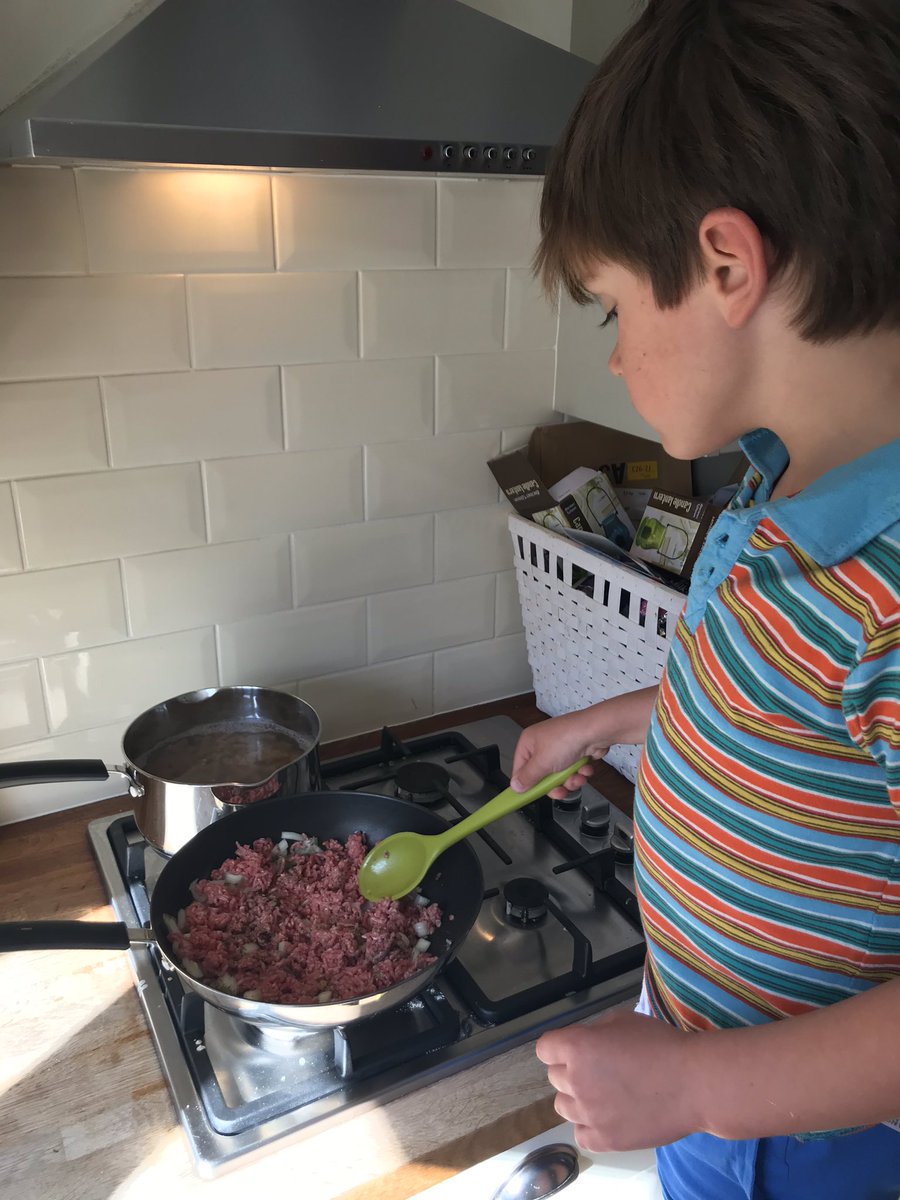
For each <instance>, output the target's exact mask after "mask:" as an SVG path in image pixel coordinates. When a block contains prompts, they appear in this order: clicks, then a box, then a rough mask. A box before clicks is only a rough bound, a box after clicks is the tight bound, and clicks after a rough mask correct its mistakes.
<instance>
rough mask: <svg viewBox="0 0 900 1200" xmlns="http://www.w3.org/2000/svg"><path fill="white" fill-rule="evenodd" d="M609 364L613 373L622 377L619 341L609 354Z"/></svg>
mask: <svg viewBox="0 0 900 1200" xmlns="http://www.w3.org/2000/svg"><path fill="white" fill-rule="evenodd" d="M607 366H608V367H609V369H610V371H611V372H612V374H613V375H617V376H618V377H619V378H620V379H621V378H622V358H621V355H620V354H619V343H618V342H616V344H615V347H614V348H613V352H612V354H611V355H610V356H609V362H608V363H607Z"/></svg>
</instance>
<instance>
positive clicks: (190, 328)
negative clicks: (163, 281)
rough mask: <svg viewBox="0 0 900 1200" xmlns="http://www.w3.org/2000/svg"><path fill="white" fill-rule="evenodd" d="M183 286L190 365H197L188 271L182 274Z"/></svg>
mask: <svg viewBox="0 0 900 1200" xmlns="http://www.w3.org/2000/svg"><path fill="white" fill-rule="evenodd" d="M181 286H182V290H183V295H184V321H185V326H186V328H187V341H188V366H189V367H196V366H197V361H196V359H197V355H196V353H195V349H194V322H193V321H192V320H191V305H190V297H189V289H188V277H187V274H186V273H185V274H184V275H182V277H181Z"/></svg>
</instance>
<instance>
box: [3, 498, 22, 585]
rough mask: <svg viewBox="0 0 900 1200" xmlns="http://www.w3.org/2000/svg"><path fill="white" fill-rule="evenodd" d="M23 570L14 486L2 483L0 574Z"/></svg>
mask: <svg viewBox="0 0 900 1200" xmlns="http://www.w3.org/2000/svg"><path fill="white" fill-rule="evenodd" d="M21 570H22V555H21V553H20V551H19V532H18V530H17V529H16V514H15V509H14V508H13V499H12V488H11V487H10V485H9V484H8V483H0V574H2V573H5V572H6V571H21Z"/></svg>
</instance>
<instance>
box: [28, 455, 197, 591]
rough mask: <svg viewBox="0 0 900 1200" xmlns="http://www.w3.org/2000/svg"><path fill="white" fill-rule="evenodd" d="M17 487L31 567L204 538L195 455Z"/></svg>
mask: <svg viewBox="0 0 900 1200" xmlns="http://www.w3.org/2000/svg"><path fill="white" fill-rule="evenodd" d="M16 488H17V492H18V496H19V507H20V512H21V516H22V530H23V539H24V543H25V556H26V560H27V563H28V566H29V567H53V566H62V565H64V564H66V563H76V562H91V561H93V560H96V559H103V558H115V557H118V556H119V555H122V554H149V553H151V552H152V551H154V550H175V549H179V548H181V547H183V546H196V545H198V544H200V543H202V542H205V541H206V528H205V522H204V518H203V496H202V491H201V486H200V468H199V467H198V466H197V464H196V463H191V464H185V465H184V466H171V467H145V468H139V469H136V470H132V471H107V472H105V473H104V474H102V475H99V474H98V475H58V476H55V477H53V478H49V479H29V480H25V481H23V482H21V483H18V484H17V485H16Z"/></svg>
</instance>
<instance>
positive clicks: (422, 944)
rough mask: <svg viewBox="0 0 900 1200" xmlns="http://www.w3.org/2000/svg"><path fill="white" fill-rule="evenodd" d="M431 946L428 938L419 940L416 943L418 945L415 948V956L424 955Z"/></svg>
mask: <svg viewBox="0 0 900 1200" xmlns="http://www.w3.org/2000/svg"><path fill="white" fill-rule="evenodd" d="M430 945H431V942H429V940H428V938H423V937H420V938H419V940H418V941H417V942H416V944H415V945H414V946H413V953H414V954H424V953H425V951H426V950H427V949H428V947H429V946H430Z"/></svg>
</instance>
